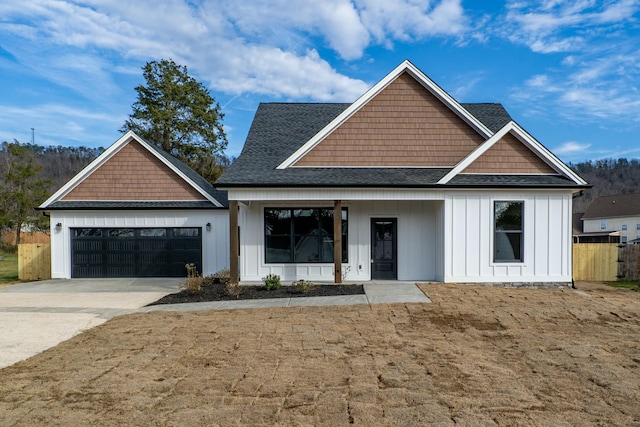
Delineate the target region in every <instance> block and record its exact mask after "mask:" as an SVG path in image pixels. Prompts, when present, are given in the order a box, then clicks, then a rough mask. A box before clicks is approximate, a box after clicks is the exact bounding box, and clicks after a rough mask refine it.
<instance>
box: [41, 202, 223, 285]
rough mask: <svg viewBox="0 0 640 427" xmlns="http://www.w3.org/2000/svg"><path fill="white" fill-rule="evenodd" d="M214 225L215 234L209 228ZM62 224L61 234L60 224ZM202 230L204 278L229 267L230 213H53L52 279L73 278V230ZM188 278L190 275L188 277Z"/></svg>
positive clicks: (176, 211)
mask: <svg viewBox="0 0 640 427" xmlns="http://www.w3.org/2000/svg"><path fill="white" fill-rule="evenodd" d="M208 222H210V223H211V231H207V230H206V227H205V225H206V224H207V223H208ZM57 223H61V224H62V227H61V228H60V230H57V229H56V226H55V225H56V224H57ZM77 227H202V264H203V271H202V274H203V275H209V274H214V273H215V272H217V271H218V270H220V269H222V268H225V267H229V211H227V210H224V209H220V210H173V211H170V210H168V211H160V210H157V211H156V210H154V211H142V210H139V211H52V212H51V277H52V278H54V279H68V278H71V233H70V229H71V228H77ZM185 275H186V273H185Z"/></svg>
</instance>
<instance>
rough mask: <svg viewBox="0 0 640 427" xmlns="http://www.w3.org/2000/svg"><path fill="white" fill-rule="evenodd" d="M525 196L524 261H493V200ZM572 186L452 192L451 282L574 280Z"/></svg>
mask: <svg viewBox="0 0 640 427" xmlns="http://www.w3.org/2000/svg"><path fill="white" fill-rule="evenodd" d="M501 200H507V201H523V202H524V215H523V216H524V220H523V221H524V252H523V256H524V262H521V263H519V262H518V263H516V262H514V263H495V262H493V240H494V239H493V229H494V223H493V221H494V219H493V202H494V201H501ZM571 200H572V199H571V192H570V191H563V192H562V191H557V192H549V193H546V192H535V191H531V192H509V191H492V192H475V193H473V192H472V193H459V194H456V193H453V192H452V193H450V194H448V195H447V197H446V199H445V209H444V212H445V218H444V223H445V265H444V270H445V274H444V278H443V279H444V281H445V282H468V283H483V282H484V283H528V282H553V283H568V282H571Z"/></svg>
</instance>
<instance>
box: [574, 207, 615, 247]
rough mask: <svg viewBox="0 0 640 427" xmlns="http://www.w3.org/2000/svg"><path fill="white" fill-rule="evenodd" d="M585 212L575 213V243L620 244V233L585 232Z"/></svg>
mask: <svg viewBox="0 0 640 427" xmlns="http://www.w3.org/2000/svg"><path fill="white" fill-rule="evenodd" d="M583 216H584V213H583V212H574V213H573V220H572V223H573V243H620V232H619V231H591V232H588V233H587V232H585V231H584V224H583V223H582V217H583Z"/></svg>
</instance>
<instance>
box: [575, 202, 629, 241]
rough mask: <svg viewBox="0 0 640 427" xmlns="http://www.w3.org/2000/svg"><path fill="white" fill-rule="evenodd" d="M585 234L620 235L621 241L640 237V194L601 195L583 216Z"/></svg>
mask: <svg viewBox="0 0 640 427" xmlns="http://www.w3.org/2000/svg"><path fill="white" fill-rule="evenodd" d="M582 227H583V231H584V233H585V234H598V233H600V234H607V235H612V236H615V235H617V236H619V239H620V240H619V242H620V243H628V242H631V241H634V240H637V239H640V194H638V193H636V194H617V195H614V196H601V197H597V198H596V199H594V200H593V202H591V204H590V205H589V207H588V208H587V211H586V212H585V213H584V215H583V216H582Z"/></svg>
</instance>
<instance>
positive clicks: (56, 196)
mask: <svg viewBox="0 0 640 427" xmlns="http://www.w3.org/2000/svg"><path fill="white" fill-rule="evenodd" d="M134 136H135V133H133V132H132V131H129V132H127V133H125V134H124V135H122V136H121V137H120V138H119V139H118V140H117V141H116V142H114V143H113V144H111V146H110V147H109V148H107V149H106V150H104V152H103V153H102V154H100V155H99V156H98V157H96V158H95V159H94V160H93V161H92V162H91V163H89V164H88V165H87V166H86V167H85V168H84V169H82V170H81V171H80V172H78V173H77V174H76V175H75V176H74V177H73V178H71V179H70V180H69V181H68V182H67V183H66V184H65V185H63V186H62V187H61V188H60V189H59V190H58V191H56V192H55V193H53V195H51V197H49V198H48V199H47V200H45V201H44V202H43V203H42V204H41V205H40V206H39V208H40V209H43V208H46V207H47V206H49V205H50V204H51V203H53V202H56V201H58V200H60V199H61V198H62V197H64V196H65V195H66V194H67V193H69V192H70V191H71V190H73V189H74V188H75V187H76V186H77V185H78V184H80V183H81V182H82V181H84V180H85V179H86V178H87V177H88V176H89V175H91V174H92V173H93V172H94V171H95V170H96V169H98V168H99V167H100V166H102V165H103V164H104V163H105V162H106V161H107V160H109V159H110V158H111V157H112V156H113V155H114V154H115V153H117V152H118V151H120V148H122V147H123V146H124V145H125V144H126V143H127V142H129V140H130V139H131V138H133V137H134Z"/></svg>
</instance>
